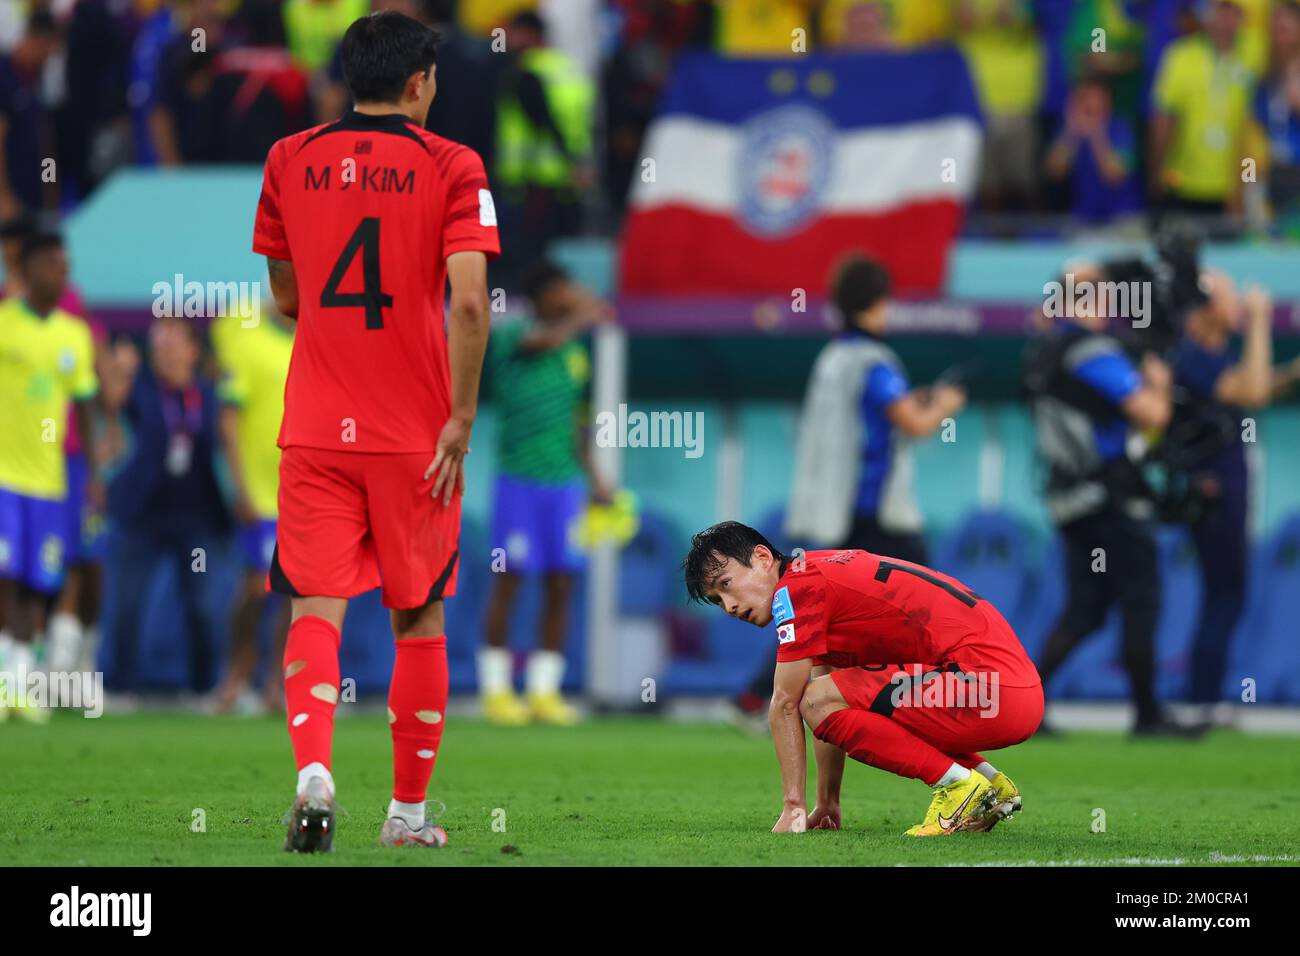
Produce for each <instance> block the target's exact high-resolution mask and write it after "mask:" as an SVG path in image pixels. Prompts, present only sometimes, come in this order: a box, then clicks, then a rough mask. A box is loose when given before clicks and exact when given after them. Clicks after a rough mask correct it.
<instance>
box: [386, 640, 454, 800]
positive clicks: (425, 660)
mask: <svg viewBox="0 0 1300 956" xmlns="http://www.w3.org/2000/svg"><path fill="white" fill-rule="evenodd" d="M396 644H397V657H396V659H395V660H394V661H393V679H392V682H391V683H390V684H389V685H388V723H389V729H390V730H391V731H392V734H393V799H394V800H397V801H399V802H401V803H423V802H424V799H425V792H426V791H427V790H428V787H429V778H430V777H431V776H433V764H434V761H435V760H436V759H437V756H438V745H439V744H440V743H441V742H442V727H443V722H444V717H445V716H446V710H447V682H448V681H447V638H446V637H445V636H444V635H438V636H437V637H408V638H403V639H402V640H399V641H397V642H396Z"/></svg>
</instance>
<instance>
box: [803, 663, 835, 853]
mask: <svg viewBox="0 0 1300 956" xmlns="http://www.w3.org/2000/svg"><path fill="white" fill-rule="evenodd" d="M832 670H833V668H831V667H830V666H828V665H826V664H818V665H817V666H816V667H814V668H813V669H812V681H811V682H810V683H809V685H808V688H807V690H806V691H805V692H804V698H803V701H802V703H803V707H802V709H803V711H804V713H805V715H807V716H806V717H805V719H808V718H809V717H811V718H812V719H808V723H809V726H810V727H815V726H816V724H815V723H813V720H817V721H818V722H820V716H824V714H820V712H821V711H823V710H827V709H828V708H829V700H828V699H827V695H823V694H819V693H817V692H816V691H817V690H820V689H821V688H822V687H823V686H825V685H830V687H831V688H832V689H833V688H834V686H835V685H834V682H833V681H832V680H830V677H829V675H830V672H831V671H832ZM819 714H820V716H819ZM813 756H814V757H815V758H816V760H817V803H816V804H815V805H814V806H813V811H812V813H810V814H808V829H809V830H838V829H839V828H840V827H841V825H842V824H843V820H842V818H841V815H840V784H841V782H842V781H843V779H844V751H843V750H841V749H840V748H839V747H836V746H835V745H834V744H831V743H827V742H826V741H824V740H818V739H817V738H815V737H814V738H813Z"/></svg>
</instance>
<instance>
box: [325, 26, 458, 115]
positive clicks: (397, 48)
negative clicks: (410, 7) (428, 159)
mask: <svg viewBox="0 0 1300 956" xmlns="http://www.w3.org/2000/svg"><path fill="white" fill-rule="evenodd" d="M438 40H439V36H438V31H437V30H435V29H433V27H427V26H425V25H424V24H423V23H421V22H420V21H419V20H414V19H412V18H411V17H408V16H407V15H406V14H404V13H398V12H397V11H395V10H386V11H384V12H383V13H372V14H370V15H369V16H365V17H361V18H359V19H358V20H356V21H355V22H354V23H353V24H352V26H350V27H348V30H347V32H346V33H344V34H343V42H342V43H341V44H340V45H339V57H340V59H341V61H342V63H343V78H344V80H345V81H346V82H347V84H348V89H349V90H350V91H351V93H352V98H353V100H355V101H356V102H358V103H396V102H398V101H399V100H401V98H402V89H403V88H404V87H405V86H406V81H407V80H409V79H410V78H411V74H412V73H427V72H428V70H429V67H431V66H433V64H434V63H436V62H437V60H438Z"/></svg>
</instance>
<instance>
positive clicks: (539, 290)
mask: <svg viewBox="0 0 1300 956" xmlns="http://www.w3.org/2000/svg"><path fill="white" fill-rule="evenodd" d="M568 280H569V274H568V273H567V272H565V271H564V269H562V268H560V267H559V266H557V265H556V264H555V263H554V262H551V261H550V260H548V259H543V260H542V261H541V262H537V263H534V264H533V265H532V266H531V267H529V269H528V271H526V272H525V273H524V274H523V277H522V278H521V279H520V280H519V284H520V286H521V287H522V288H523V291H524V295H526V296H528V299H529V301H530V302H532V303H533V304H536V303H537V298H538V296H541V295H543V294H544V293H545V292H546V290H547V289H549V288H550V287H551V286H553V285H555V284H557V283H559V282H567V281H568Z"/></svg>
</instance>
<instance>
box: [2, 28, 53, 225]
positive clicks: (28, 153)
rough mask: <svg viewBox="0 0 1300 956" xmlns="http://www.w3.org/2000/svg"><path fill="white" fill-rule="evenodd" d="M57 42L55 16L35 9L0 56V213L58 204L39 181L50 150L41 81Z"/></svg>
mask: <svg viewBox="0 0 1300 956" xmlns="http://www.w3.org/2000/svg"><path fill="white" fill-rule="evenodd" d="M59 45H60V40H59V32H58V28H57V26H56V25H55V23H54V18H53V17H52V16H51V15H50V14H49V13H48V12H47V11H37V12H36V13H33V14H32V15H31V19H30V20H29V21H28V23H27V30H26V32H25V33H24V34H23V38H22V39H21V40H20V41H19V42H18V45H17V46H16V47H15V48H14V51H13V53H11V54H9V55H8V56H0V141H2V142H3V148H0V157H2V161H0V219H12V218H14V217H16V216H18V215H19V214H20V213H22V212H23V211H24V210H28V211H33V212H34V211H36V210H39V209H47V208H53V207H54V206H55V204H56V203H55V202H54V201H53V198H52V191H53V190H54V189H55V186H54V184H52V183H43V182H42V181H41V160H42V159H43V158H45V157H47V156H52V155H53V149H52V146H53V143H52V141H51V139H52V132H53V131H52V129H51V127H50V122H49V115H48V111H47V110H46V107H45V102H44V99H43V96H42V89H41V87H42V81H43V73H44V70H45V67H46V64H47V63H48V62H49V60H50V57H52V56H53V55H54V54H55V52H56V51H57V50H58V48H59ZM47 190H48V191H49V192H47Z"/></svg>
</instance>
